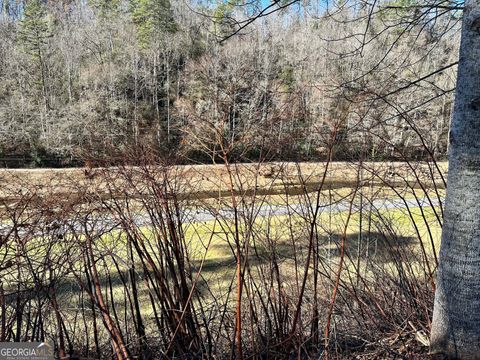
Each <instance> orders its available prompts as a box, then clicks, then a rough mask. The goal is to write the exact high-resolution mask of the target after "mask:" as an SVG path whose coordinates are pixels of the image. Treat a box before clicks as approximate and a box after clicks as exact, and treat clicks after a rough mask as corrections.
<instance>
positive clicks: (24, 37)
mask: <svg viewBox="0 0 480 360" xmlns="http://www.w3.org/2000/svg"><path fill="white" fill-rule="evenodd" d="M50 37H52V33H51V30H50V26H49V22H48V18H47V11H46V9H45V5H44V4H43V3H42V2H41V1H40V0H32V1H30V2H28V4H27V5H26V7H25V12H24V16H23V19H22V20H21V22H20V30H19V33H18V41H19V42H20V44H21V45H22V46H23V49H24V51H25V52H26V53H27V54H28V55H30V56H31V57H32V59H33V61H34V64H35V65H36V67H37V68H38V70H39V71H38V74H39V77H40V78H39V79H38V80H37V82H38V83H40V87H41V89H42V95H43V101H44V106H45V110H48V109H49V108H50V102H49V96H48V87H47V76H46V73H47V69H46V62H45V59H46V52H47V44H48V39H49V38H50Z"/></svg>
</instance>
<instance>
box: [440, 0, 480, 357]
mask: <svg viewBox="0 0 480 360" xmlns="http://www.w3.org/2000/svg"><path fill="white" fill-rule="evenodd" d="M449 156H450V158H449V161H450V163H449V172H448V190H447V200H446V204H445V214H444V216H445V217H444V224H443V234H442V245H441V249H440V264H439V271H438V279H437V290H436V293H435V306H434V311H433V323H432V332H431V351H432V352H433V353H441V354H444V355H445V356H446V357H447V358H455V359H480V0H467V1H466V2H465V9H464V15H463V25H462V41H461V45H460V61H459V65H458V77H457V90H456V98H455V108H454V113H453V119H452V125H451V130H450V155H449Z"/></svg>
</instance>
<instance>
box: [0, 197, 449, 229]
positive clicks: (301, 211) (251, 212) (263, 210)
mask: <svg viewBox="0 0 480 360" xmlns="http://www.w3.org/2000/svg"><path fill="white" fill-rule="evenodd" d="M441 201H442V203H443V201H444V199H441ZM439 204H440V201H439V200H438V199H437V198H435V199H431V204H430V202H429V201H428V199H427V198H422V199H418V201H417V200H415V199H408V200H405V201H403V200H402V199H377V200H375V201H373V202H371V203H370V202H367V201H364V203H363V208H364V211H375V212H376V211H381V210H390V209H405V208H406V207H407V206H408V207H409V208H415V207H420V206H422V207H429V206H431V205H433V206H438V205H439ZM349 208H350V203H349V201H347V200H343V201H340V202H337V203H333V204H321V205H320V206H319V212H330V211H331V212H342V211H348V209H349ZM353 211H354V212H358V211H359V204H358V203H356V204H354V205H353ZM308 213H310V214H311V213H312V209H310V210H308V208H306V207H305V206H304V205H300V204H291V205H289V206H285V205H270V204H266V205H262V206H257V207H254V208H252V207H249V208H248V209H246V210H245V211H244V212H242V211H239V215H240V216H251V217H269V216H282V215H288V214H292V215H295V214H296V215H301V216H308ZM216 217H219V218H222V219H228V218H233V217H234V212H233V210H232V209H222V210H219V211H218V212H215V210H213V209H212V210H206V209H187V210H186V211H185V212H184V213H183V214H182V221H183V222H184V223H193V222H206V221H211V220H214V219H215V218H216ZM132 220H133V222H134V223H135V225H137V226H149V225H151V220H150V217H149V216H148V215H144V214H138V215H136V216H134V217H133V219H132ZM81 222H82V219H72V220H70V221H67V222H66V223H65V222H64V223H62V224H60V223H58V222H55V221H54V222H53V223H51V224H49V225H48V226H49V227H50V229H55V230H57V231H59V232H69V231H71V229H72V228H73V229H75V230H76V231H83V230H84V226H83V225H82V224H81ZM87 223H88V226H87V228H89V229H92V230H93V229H95V230H96V231H98V230H99V229H102V230H103V231H107V230H111V229H115V228H116V227H118V226H119V224H120V222H119V220H117V219H115V218H113V217H112V216H111V215H108V214H107V215H105V216H100V217H96V218H94V219H93V218H92V219H90V220H89V221H88V222H87ZM11 229H12V225H11V224H10V225H9V224H0V235H5V234H7V233H8V232H10V231H11ZM67 229H70V230H67ZM28 231H29V229H28V224H27V225H26V226H22V228H21V229H19V233H20V234H24V233H26V232H28ZM36 232H37V231H35V233H36Z"/></svg>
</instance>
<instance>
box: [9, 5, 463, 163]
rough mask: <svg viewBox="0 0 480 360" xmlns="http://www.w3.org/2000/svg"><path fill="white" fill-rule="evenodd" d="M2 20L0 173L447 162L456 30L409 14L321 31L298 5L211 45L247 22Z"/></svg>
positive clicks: (97, 17)
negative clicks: (117, 165)
mask: <svg viewBox="0 0 480 360" xmlns="http://www.w3.org/2000/svg"><path fill="white" fill-rule="evenodd" d="M252 4H253V3H252ZM1 5H2V8H1V9H0V11H1V13H0V39H1V41H0V159H1V161H0V166H7V167H24V166H81V165H84V164H85V161H87V160H88V161H98V162H101V161H104V160H107V159H108V160H109V161H114V160H112V159H119V160H121V159H124V158H126V154H131V153H132V152H135V151H137V150H138V149H147V148H148V149H150V150H151V151H152V152H153V153H155V154H156V155H157V156H162V157H170V158H172V159H173V158H174V159H175V161H177V162H211V161H212V159H213V160H215V159H217V158H223V157H224V156H227V157H228V158H229V159H230V161H255V160H258V159H268V160H322V159H325V158H326V157H328V156H330V155H331V154H328V153H327V151H326V149H329V148H330V143H329V142H331V141H334V142H335V146H334V147H333V149H334V153H333V156H334V158H335V159H336V160H345V159H351V158H354V159H358V158H359V157H360V158H364V159H368V160H382V159H385V160H405V159H412V158H413V159H425V158H431V157H435V158H440V157H443V156H445V154H446V152H447V138H448V126H449V120H450V112H451V104H452V90H453V88H454V86H455V82H454V79H455V72H456V68H455V67H454V66H451V67H449V66H448V65H449V64H451V63H454V62H455V61H456V59H457V56H458V55H457V44H458V39H457V37H458V26H457V25H455V24H456V21H457V20H458V19H455V18H452V17H451V16H449V17H445V18H443V17H439V18H438V19H436V21H435V27H434V26H433V24H430V21H429V19H428V18H425V19H424V20H423V21H422V20H418V21H416V22H415V23H413V24H409V25H408V26H406V25H405V28H404V29H403V30H402V28H401V22H400V20H399V19H400V15H401V17H402V18H405V17H408V16H409V13H408V12H409V11H412V14H413V11H414V10H402V13H401V14H400V15H399V14H398V11H394V10H390V11H385V12H384V13H383V15H382V16H380V17H376V18H375V19H371V20H369V19H368V17H364V20H361V19H362V17H359V16H358V15H359V12H360V13H361V12H362V11H365V10H362V9H351V8H348V7H345V8H343V9H341V10H339V11H338V12H336V13H335V15H331V16H327V17H320V16H318V15H322V14H323V13H322V10H321V9H320V10H319V9H318V8H317V6H315V5H314V4H313V3H309V4H308V5H304V6H307V7H309V9H308V10H309V11H298V8H297V7H291V8H288V9H285V10H282V12H278V13H275V14H273V15H272V16H269V17H266V18H262V19H259V20H258V21H256V22H255V23H253V24H252V25H251V26H249V27H248V29H246V30H243V31H242V32H241V33H239V34H237V35H235V36H232V37H231V38H229V39H227V40H226V41H224V42H220V41H219V40H222V39H224V38H226V37H227V36H228V35H230V34H232V33H233V32H235V30H236V29H237V28H236V26H237V24H236V22H234V21H233V20H232V19H233V18H234V17H237V18H242V17H245V16H248V15H250V14H252V11H254V10H252V8H250V9H246V8H245V7H238V6H236V3H235V2H227V3H213V2H212V3H211V4H210V5H209V6H205V5H202V6H200V5H199V4H197V3H193V2H192V3H190V4H187V3H185V2H183V1H178V0H172V1H171V2H170V1H169V0H113V1H111V0H108V1H107V0H91V1H76V0H74V1H67V2H51V1H42V0H30V1H27V2H23V1H17V0H6V1H3V2H1ZM257 5H258V4H257ZM317 5H318V4H317ZM251 6H254V5H251ZM320 8H321V7H320ZM192 9H194V10H195V11H192ZM412 16H413V15H412ZM353 18H355V19H359V18H360V20H357V21H350V20H352V19H353ZM367 21H370V23H369V26H370V28H372V29H375V28H376V27H379V26H380V25H381V26H385V24H386V25H387V26H388V24H390V23H391V24H395V26H396V29H397V30H396V31H395V32H384V33H382V32H380V33H379V34H374V33H372V34H369V33H366V34H365V37H366V38H365V39H366V41H364V43H363V44H362V46H361V47H359V46H358V41H357V39H356V34H358V33H363V32H364V28H365V26H366V22H367ZM377 22H378V23H377ZM380 23H381V24H380ZM398 24H400V25H398ZM392 26H393V25H392ZM399 26H400V27H399ZM422 29H423V30H425V29H426V31H423V32H421V30H422ZM369 37H370V38H369ZM335 39H344V40H345V41H342V42H337V41H335ZM442 67H445V68H446V69H445V71H441V72H435V73H434V74H432V75H431V76H427V77H425V75H426V74H427V75H428V74H430V73H433V72H434V71H435V70H437V69H439V68H442ZM422 77H423V78H425V80H423V81H420V82H417V79H418V78H422ZM398 89H402V91H397V90H398ZM332 139H333V140H332ZM129 159H132V157H131V156H130V157H129ZM133 159H134V157H133Z"/></svg>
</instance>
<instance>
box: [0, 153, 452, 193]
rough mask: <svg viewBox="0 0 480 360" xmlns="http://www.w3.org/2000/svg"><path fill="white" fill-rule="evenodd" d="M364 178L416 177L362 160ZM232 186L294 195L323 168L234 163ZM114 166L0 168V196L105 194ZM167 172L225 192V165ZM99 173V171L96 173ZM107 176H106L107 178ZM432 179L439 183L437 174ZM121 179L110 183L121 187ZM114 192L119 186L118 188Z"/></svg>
mask: <svg viewBox="0 0 480 360" xmlns="http://www.w3.org/2000/svg"><path fill="white" fill-rule="evenodd" d="M414 166H415V170H416V171H415V172H416V173H417V174H419V177H420V180H422V181H424V180H426V179H429V178H430V172H429V166H428V165H427V164H426V163H416V164H415V165H414ZM439 166H440V168H441V170H442V172H444V173H446V169H447V166H448V164H447V163H446V162H443V163H439ZM357 167H358V163H348V162H333V163H331V164H330V165H329V170H328V174H327V177H326V181H325V185H324V188H325V189H339V188H344V189H348V188H350V187H352V186H354V185H355V184H356V183H357V180H358V179H357V170H356V169H357ZM364 168H365V169H366V170H365V171H364V174H363V176H364V179H363V181H364V182H368V183H369V184H370V185H371V186H377V187H383V186H384V185H385V182H388V183H389V184H395V183H399V184H405V183H406V182H407V183H409V184H411V186H412V187H415V186H416V183H418V178H417V177H416V176H415V175H414V172H413V171H412V169H411V165H410V166H409V165H408V164H406V163H401V162H398V163H391V162H378V163H364ZM232 169H233V173H234V176H235V179H234V180H235V184H237V185H238V186H235V191H236V192H237V193H238V194H241V195H248V196H252V195H272V196H275V195H284V194H289V195H298V194H303V193H305V190H307V192H308V191H313V190H314V189H316V188H317V187H318V184H319V182H320V180H321V178H322V176H323V172H324V170H325V163H314V162H309V163H263V164H234V165H232ZM116 171H117V168H108V169H105V168H93V169H87V168H70V169H14V170H12V169H2V170H0V183H1V184H2V187H1V189H0V199H2V200H7V201H8V200H9V199H11V200H15V197H16V195H15V194H18V197H20V196H21V195H22V194H24V193H25V191H28V189H30V188H34V189H35V190H36V194H45V195H48V196H52V195H55V197H61V198H63V199H65V200H69V199H70V200H71V201H75V200H77V199H78V197H79V196H83V195H85V194H88V193H90V194H95V195H96V196H98V195H101V194H105V196H106V195H107V193H108V191H107V183H106V182H105V179H108V176H107V177H106V176H104V175H105V173H106V174H107V175H109V174H110V176H111V177H114V176H115V172H116ZM168 172H169V175H170V177H171V178H172V179H173V178H174V179H175V182H176V188H177V189H176V190H180V192H179V194H178V195H179V196H180V197H183V198H188V199H214V198H219V197H225V196H228V195H229V194H230V192H229V185H228V172H227V168H226V167H225V165H186V166H176V167H172V168H169V169H168ZM100 174H102V176H100ZM110 180H111V179H108V181H110ZM435 183H436V185H437V186H439V187H440V188H441V187H443V184H442V181H441V179H439V178H436V179H435ZM121 185H122V184H120V183H119V184H117V186H116V188H117V189H121V188H122V187H121ZM119 195H121V194H120V191H119Z"/></svg>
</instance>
